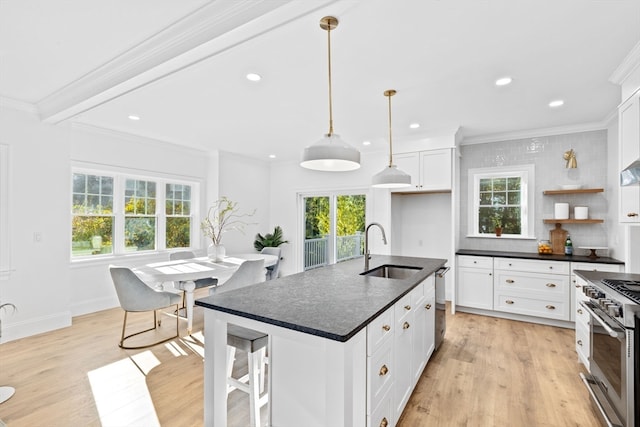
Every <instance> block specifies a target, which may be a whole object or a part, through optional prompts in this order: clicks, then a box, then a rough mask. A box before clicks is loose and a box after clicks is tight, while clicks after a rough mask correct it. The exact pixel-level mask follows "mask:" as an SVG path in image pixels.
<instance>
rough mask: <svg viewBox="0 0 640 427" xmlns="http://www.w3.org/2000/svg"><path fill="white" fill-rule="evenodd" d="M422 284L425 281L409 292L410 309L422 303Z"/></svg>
mask: <svg viewBox="0 0 640 427" xmlns="http://www.w3.org/2000/svg"><path fill="white" fill-rule="evenodd" d="M424 282H425V281H422V282H420V284H419V285H418V286H416V287H415V288H413V289H412V290H411V292H409V295H411V307H417V306H419V305H420V304H422V303H423V302H424V300H425V295H424V291H425V288H424Z"/></svg>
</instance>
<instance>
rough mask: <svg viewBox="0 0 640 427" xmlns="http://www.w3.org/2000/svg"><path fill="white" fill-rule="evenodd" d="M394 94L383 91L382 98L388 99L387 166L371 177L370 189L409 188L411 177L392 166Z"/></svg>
mask: <svg viewBox="0 0 640 427" xmlns="http://www.w3.org/2000/svg"><path fill="white" fill-rule="evenodd" d="M395 94H396V91H395V90H393V89H389V90H385V91H384V96H386V97H387V98H388V99H389V166H387V167H386V168H384V169H383V170H382V171H380V172H378V173H377V174H375V175H374V176H373V180H372V182H373V183H372V184H371V186H372V187H376V188H403V187H410V186H411V175H409V174H407V173H405V172H402V171H401V170H400V169H398V168H397V167H396V165H394V164H393V143H392V139H391V97H392V96H393V95H395Z"/></svg>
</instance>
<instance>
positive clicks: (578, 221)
mask: <svg viewBox="0 0 640 427" xmlns="http://www.w3.org/2000/svg"><path fill="white" fill-rule="evenodd" d="M602 222H604V219H553V218H548V219H545V220H544V223H545V224H600V223H602Z"/></svg>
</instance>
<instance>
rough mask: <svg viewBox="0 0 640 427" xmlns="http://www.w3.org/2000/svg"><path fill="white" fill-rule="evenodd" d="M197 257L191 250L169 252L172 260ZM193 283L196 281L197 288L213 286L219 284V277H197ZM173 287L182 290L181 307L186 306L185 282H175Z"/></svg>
mask: <svg viewBox="0 0 640 427" xmlns="http://www.w3.org/2000/svg"><path fill="white" fill-rule="evenodd" d="M195 257H196V255H195V254H194V253H193V252H191V251H178V252H172V253H171V254H169V259H170V260H171V261H175V260H180V259H191V258H195ZM193 283H195V285H196V289H201V288H210V287H211V286H216V285H217V284H218V279H216V278H215V277H207V278H204V279H196V280H194V281H193ZM173 287H174V288H176V289H180V290H181V291H182V307H181V308H184V307H185V295H186V292H185V291H184V282H174V283H173Z"/></svg>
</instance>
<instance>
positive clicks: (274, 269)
mask: <svg viewBox="0 0 640 427" xmlns="http://www.w3.org/2000/svg"><path fill="white" fill-rule="evenodd" d="M260 253H261V254H265V255H275V256H277V257H278V260H277V261H276V263H275V264H274V265H271V266H269V267H267V280H273V279H277V278H278V274H280V256H281V254H282V249H280V248H273V247H266V248H262V251H260Z"/></svg>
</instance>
